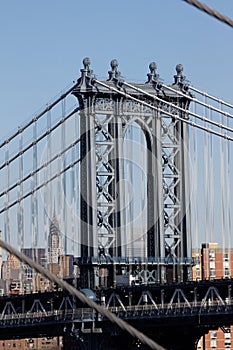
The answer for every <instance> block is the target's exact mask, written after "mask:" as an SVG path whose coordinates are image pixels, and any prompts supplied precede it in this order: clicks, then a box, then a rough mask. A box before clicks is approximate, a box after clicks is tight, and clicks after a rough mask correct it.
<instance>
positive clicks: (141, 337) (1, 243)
mask: <svg viewBox="0 0 233 350" xmlns="http://www.w3.org/2000/svg"><path fill="white" fill-rule="evenodd" d="M0 246H1V247H2V248H3V249H5V250H7V251H8V252H9V253H11V254H13V255H15V256H16V257H17V258H18V259H19V260H20V261H22V262H24V263H25V264H27V265H29V266H30V267H31V268H32V269H34V270H36V271H37V272H39V273H40V274H41V275H43V276H44V277H47V278H48V279H49V280H50V281H51V282H54V283H56V284H57V285H58V286H59V287H61V288H62V289H63V290H66V291H67V292H69V293H70V294H71V295H73V296H76V297H77V298H78V299H79V300H80V301H81V302H83V303H85V304H87V305H89V306H90V307H91V308H93V309H95V310H96V311H97V312H99V313H100V314H101V315H103V316H104V317H106V318H108V319H109V321H111V322H112V323H115V324H117V325H118V326H119V327H120V328H121V329H122V330H124V331H126V332H128V333H129V334H131V335H132V336H133V337H135V338H138V339H139V340H140V341H141V342H142V343H143V344H145V345H147V346H149V348H150V349H153V350H166V349H165V348H163V347H162V346H160V345H159V344H157V343H156V342H155V341H153V340H152V339H150V338H149V337H147V336H146V335H145V334H143V333H142V332H140V331H138V330H137V329H136V328H134V327H132V326H131V325H129V324H128V323H127V322H125V321H123V320H122V319H120V318H118V317H117V316H116V315H115V314H113V313H111V312H110V311H109V310H107V309H106V308H104V307H102V306H100V305H98V304H96V303H95V302H94V301H92V300H90V299H89V298H87V297H86V296H85V295H84V294H82V293H81V292H79V291H78V290H77V289H75V288H74V287H73V286H71V285H70V284H68V283H66V282H65V281H63V280H61V279H59V278H58V277H56V276H55V275H54V274H52V273H51V272H49V271H48V270H46V269H45V268H43V267H42V266H41V265H39V264H38V263H36V262H35V261H33V260H32V259H30V258H28V257H27V256H26V255H24V254H23V253H20V252H19V251H18V250H17V249H15V248H14V247H12V246H11V245H10V244H9V243H6V242H4V241H3V240H1V239H0Z"/></svg>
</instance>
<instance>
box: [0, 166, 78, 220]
mask: <svg viewBox="0 0 233 350" xmlns="http://www.w3.org/2000/svg"><path fill="white" fill-rule="evenodd" d="M80 161H81V159H77V160H76V161H75V162H71V163H70V164H69V165H67V166H66V167H65V168H64V169H62V170H60V171H59V172H57V173H56V174H55V175H53V176H52V177H51V178H50V179H48V180H46V181H44V182H42V183H41V184H40V185H38V186H37V187H35V188H33V189H32V190H31V191H28V192H27V193H26V194H25V195H23V196H22V197H19V198H17V199H16V200H15V201H14V202H11V203H9V204H7V205H6V206H5V207H4V208H2V209H1V210H0V214H2V213H4V211H7V210H8V209H10V208H12V207H13V206H14V205H16V204H17V203H20V201H22V200H24V199H26V198H27V197H29V196H31V195H33V193H35V192H37V191H39V190H40V189H41V188H43V187H44V186H46V185H47V184H48V183H50V182H52V181H53V180H55V179H56V178H58V177H59V176H61V175H62V174H64V173H65V172H66V171H68V170H69V169H71V168H72V167H74V166H75V165H76V164H78V163H79V162H80Z"/></svg>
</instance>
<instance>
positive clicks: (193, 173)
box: [190, 103, 199, 257]
mask: <svg viewBox="0 0 233 350" xmlns="http://www.w3.org/2000/svg"><path fill="white" fill-rule="evenodd" d="M194 112H195V113H196V103H194ZM197 155H198V150H197V130H196V128H193V129H192V156H191V157H192V159H193V162H192V164H193V167H192V171H191V176H192V181H190V183H192V184H193V189H192V193H193V195H192V200H191V204H192V205H193V209H192V211H193V221H192V227H193V231H194V232H193V233H194V247H195V250H194V254H195V257H196V256H198V246H199V237H198V231H199V229H198V210H197V208H198V205H197V172H198V169H197V164H198V162H197Z"/></svg>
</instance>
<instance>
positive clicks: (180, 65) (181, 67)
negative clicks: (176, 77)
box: [176, 64, 183, 74]
mask: <svg viewBox="0 0 233 350" xmlns="http://www.w3.org/2000/svg"><path fill="white" fill-rule="evenodd" d="M176 72H177V74H179V73H182V72H183V65H182V64H177V66H176Z"/></svg>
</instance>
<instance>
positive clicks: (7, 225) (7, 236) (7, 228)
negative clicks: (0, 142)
mask: <svg viewBox="0 0 233 350" xmlns="http://www.w3.org/2000/svg"><path fill="white" fill-rule="evenodd" d="M8 160H9V144H8V143H7V145H6V151H5V161H6V163H7V162H8ZM9 187H10V164H9V163H7V166H6V195H5V207H8V205H9ZM9 211H10V209H7V210H6V211H5V214H4V216H5V217H4V227H5V230H4V231H5V240H6V242H8V243H10V242H11V240H10V220H9Z"/></svg>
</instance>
